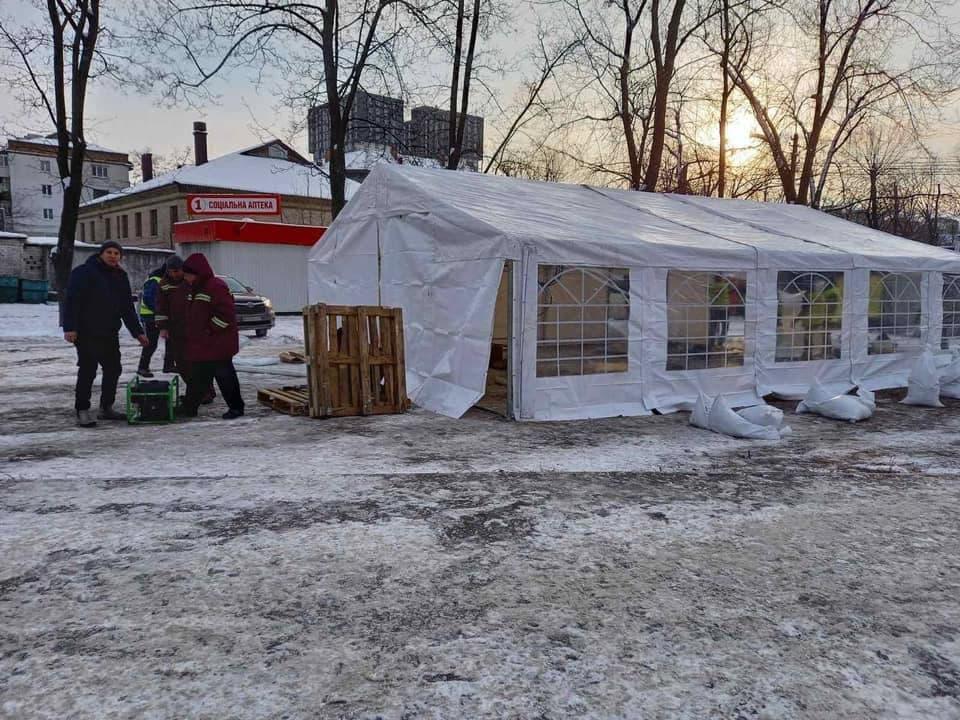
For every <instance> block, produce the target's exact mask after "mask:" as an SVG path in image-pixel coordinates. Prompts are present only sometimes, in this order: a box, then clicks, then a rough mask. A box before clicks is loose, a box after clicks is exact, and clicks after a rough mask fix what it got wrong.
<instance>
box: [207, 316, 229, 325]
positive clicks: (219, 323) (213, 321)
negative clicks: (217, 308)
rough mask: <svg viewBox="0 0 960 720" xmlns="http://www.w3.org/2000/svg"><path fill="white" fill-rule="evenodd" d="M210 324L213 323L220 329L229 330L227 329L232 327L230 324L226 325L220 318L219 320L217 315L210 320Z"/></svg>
mask: <svg viewBox="0 0 960 720" xmlns="http://www.w3.org/2000/svg"><path fill="white" fill-rule="evenodd" d="M210 322H212V323H213V324H214V325H216V326H217V327H219V328H227V327H230V324H229V323H225V322H224V321H223V320H221V319H220V318H218V317H217V316H216V315H214V316H213V317H212V318H210Z"/></svg>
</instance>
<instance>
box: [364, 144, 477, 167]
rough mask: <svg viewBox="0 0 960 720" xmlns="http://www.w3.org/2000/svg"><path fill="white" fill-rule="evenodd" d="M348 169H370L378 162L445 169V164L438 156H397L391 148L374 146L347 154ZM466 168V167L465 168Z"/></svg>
mask: <svg viewBox="0 0 960 720" xmlns="http://www.w3.org/2000/svg"><path fill="white" fill-rule="evenodd" d="M346 163H347V169H348V170H370V169H372V168H373V167H374V166H375V165H376V164H377V163H389V164H391V165H410V166H413V167H426V168H435V169H437V170H442V169H444V164H443V163H442V162H441V161H440V160H437V159H436V158H428V157H420V156H418V155H400V156H399V157H395V156H394V154H393V153H392V152H391V151H390V150H389V148H382V149H380V148H374V149H363V150H353V151H351V152H348V153H347V154H346ZM464 169H466V168H464Z"/></svg>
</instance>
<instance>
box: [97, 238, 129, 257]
mask: <svg viewBox="0 0 960 720" xmlns="http://www.w3.org/2000/svg"><path fill="white" fill-rule="evenodd" d="M110 248H114V249H115V250H119V251H120V252H121V253H122V252H123V248H122V247H120V243H118V242H117V241H116V240H107V241H106V242H105V243H103V244H102V245H101V246H100V250H99V251H98V252H97V255H103V253H104V252H106V251H107V250H109V249H110Z"/></svg>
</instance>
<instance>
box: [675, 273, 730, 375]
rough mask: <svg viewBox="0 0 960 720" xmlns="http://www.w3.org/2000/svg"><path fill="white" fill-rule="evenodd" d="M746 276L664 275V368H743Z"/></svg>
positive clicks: (721, 274) (720, 274)
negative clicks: (665, 282)
mask: <svg viewBox="0 0 960 720" xmlns="http://www.w3.org/2000/svg"><path fill="white" fill-rule="evenodd" d="M746 288H747V276H746V274H745V273H709V272H684V271H680V270H671V271H670V272H669V273H668V274H667V332H668V336H669V337H668V341H667V370H703V369H706V368H722V367H738V366H742V365H743V353H744V344H745V341H746V305H745V303H744V300H743V297H744V294H745V292H746Z"/></svg>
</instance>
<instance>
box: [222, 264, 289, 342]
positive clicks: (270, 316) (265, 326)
mask: <svg viewBox="0 0 960 720" xmlns="http://www.w3.org/2000/svg"><path fill="white" fill-rule="evenodd" d="M218 277H219V278H220V279H221V280H223V281H224V282H225V283H226V284H227V287H228V288H230V293H231V294H232V295H233V302H234V304H235V305H236V307H237V325H238V326H239V328H240V332H250V331H251V330H253V331H254V332H256V334H257V337H266V334H267V332H268V331H269V330H270V328H272V327H273V326H274V324H275V323H276V316H275V315H274V312H273V303H272V302H270V298H266V297H263V296H262V295H257V293H256V292H254V290H253V288H252V287H249V286H247V285H244V284H243V283H242V282H240V281H239V280H237V279H236V278H235V277H232V276H230V275H218Z"/></svg>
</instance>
